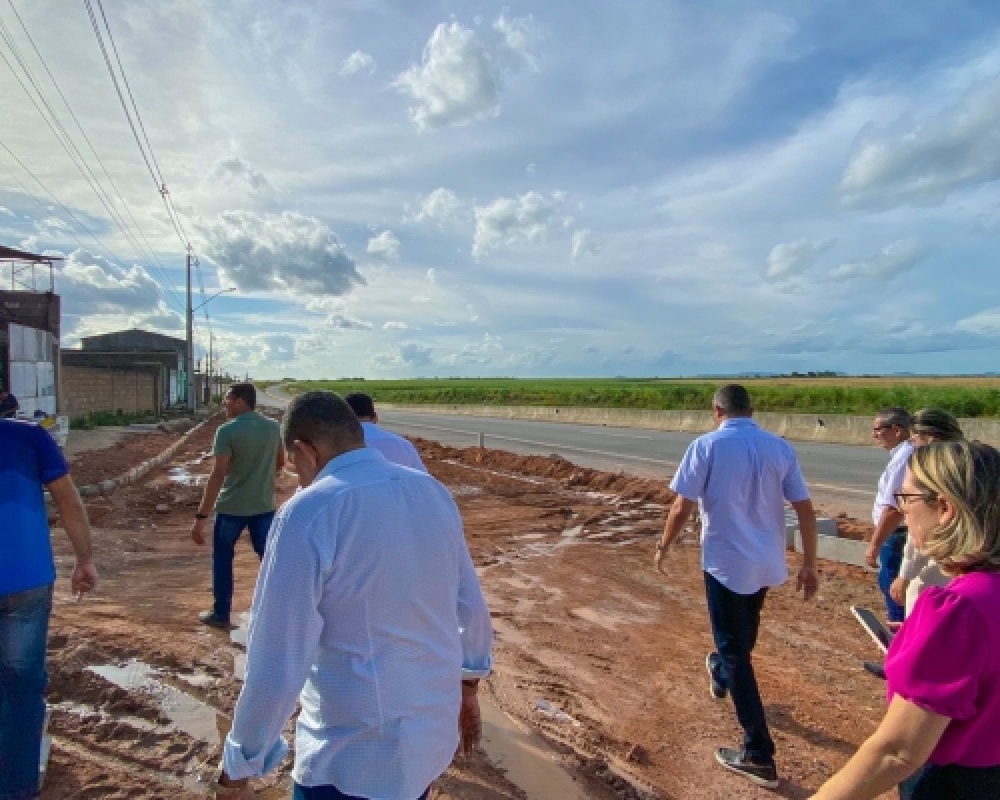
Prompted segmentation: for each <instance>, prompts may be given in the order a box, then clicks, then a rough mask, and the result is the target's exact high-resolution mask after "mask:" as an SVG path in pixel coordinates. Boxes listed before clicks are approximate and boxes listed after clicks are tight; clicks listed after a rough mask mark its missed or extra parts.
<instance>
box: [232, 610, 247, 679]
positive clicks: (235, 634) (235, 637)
mask: <svg viewBox="0 0 1000 800" xmlns="http://www.w3.org/2000/svg"><path fill="white" fill-rule="evenodd" d="M249 628H250V612H249V611H243V612H241V613H240V614H237V615H236V627H235V628H234V629H233V630H231V631H230V632H229V641H231V642H232V643H233V645H234V646H233V647H232V648H231V652H232V655H233V677H235V678H236V680H238V681H240V682H242V681H243V680H244V679H245V678H246V675H247V633H248V630H249Z"/></svg>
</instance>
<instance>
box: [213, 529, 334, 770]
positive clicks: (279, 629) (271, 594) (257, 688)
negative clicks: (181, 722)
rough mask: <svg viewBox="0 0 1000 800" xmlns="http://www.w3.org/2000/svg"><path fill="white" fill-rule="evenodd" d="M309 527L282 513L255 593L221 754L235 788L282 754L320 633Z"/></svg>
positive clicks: (317, 559) (319, 578)
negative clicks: (242, 671) (241, 677)
mask: <svg viewBox="0 0 1000 800" xmlns="http://www.w3.org/2000/svg"><path fill="white" fill-rule="evenodd" d="M312 527H313V526H312V525H311V520H306V521H304V522H303V521H301V520H299V519H298V517H297V515H296V514H295V513H294V511H293V512H291V513H280V512H279V514H278V516H277V517H276V518H275V521H274V525H273V526H272V528H271V533H270V535H269V541H268V546H267V552H266V553H265V556H264V562H263V564H262V565H261V571H260V576H259V578H258V580H257V587H256V589H255V591H254V599H253V607H252V612H251V614H252V616H251V620H250V629H249V632H248V636H247V669H246V679H245V682H244V684H243V691H242V692H240V697H239V700H238V701H237V703H236V711H235V712H234V714H233V728H232V730H231V731H230V733H229V735H228V736H227V737H226V742H225V745H224V748H223V767H224V768H225V771H226V774H227V775H228V776H229V777H230V778H233V779H234V780H240V779H243V778H254V777H260V776H262V775H266V774H267V773H268V772H271V771H272V770H274V769H275V768H276V767H277V766H278V765H279V764H280V763H281V760H282V759H283V758H284V757H285V754H286V753H287V752H288V745H287V743H286V742H285V741H284V740H283V739H282V737H281V731H282V729H283V728H284V727H285V724H286V723H287V722H288V720H289V718H290V717H291V715H292V713H293V712H294V710H295V703H296V700H297V699H298V696H299V693H300V692H301V691H302V687H303V686H304V685H305V682H306V678H307V677H308V673H309V669H310V666H311V664H312V663H313V659H314V657H315V654H316V649H317V647H318V646H319V639H320V635H321V634H322V631H323V619H322V617H321V616H320V613H319V603H320V599H321V597H322V595H323V586H324V582H325V571H324V566H323V563H322V558H321V555H320V552H319V550H318V548H317V547H316V546H315V544H314V542H313V541H312V540H311V538H310V536H309V531H310V529H311V528H312Z"/></svg>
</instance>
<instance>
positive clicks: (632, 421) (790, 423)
mask: <svg viewBox="0 0 1000 800" xmlns="http://www.w3.org/2000/svg"><path fill="white" fill-rule="evenodd" d="M378 407H379V408H384V409H387V410H391V409H398V410H400V411H416V412H423V413H427V414H463V415H467V416H473V417H501V418H505V419H526V420H540V421H545V422H570V423H574V422H575V423H580V424H584V425H608V426H610V427H615V428H645V429H647V430H660V431H687V432H690V433H705V432H707V431H710V430H713V429H714V428H715V420H714V418H713V416H712V413H711V412H710V411H645V410H642V409H631V408H572V407H571V408H552V407H547V406H480V405H399V404H393V403H379V404H378ZM755 416H756V419H757V421H758V422H759V423H760V424H761V425H762V426H763V427H764V428H766V429H767V430H769V431H772V432H774V433H777V434H778V435H780V436H784V437H785V438H786V439H795V440H801V441H807V442H830V443H834V444H860V445H870V444H873V441H872V418H871V417H849V416H846V415H840V414H835V415H831V416H816V415H813V414H777V413H773V412H761V413H759V414H757V415H755ZM960 422H961V425H962V429H963V430H964V431H965V435H966V436H967V437H968V438H970V439H979V440H981V441H983V442H988V443H989V444H992V445H994V446H1000V420H996V419H963V420H960Z"/></svg>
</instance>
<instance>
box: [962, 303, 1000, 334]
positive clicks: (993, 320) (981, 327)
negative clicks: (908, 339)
mask: <svg viewBox="0 0 1000 800" xmlns="http://www.w3.org/2000/svg"><path fill="white" fill-rule="evenodd" d="M955 327H956V328H957V329H958V330H960V331H965V332H966V333H977V334H980V335H982V336H1000V306H997V307H996V308H988V309H986V310H985V311H980V312H978V313H976V314H972V315H971V316H968V317H965V318H963V319H960V320H959V321H958V322H956V323H955Z"/></svg>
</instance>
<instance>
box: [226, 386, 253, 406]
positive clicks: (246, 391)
mask: <svg viewBox="0 0 1000 800" xmlns="http://www.w3.org/2000/svg"><path fill="white" fill-rule="evenodd" d="M229 394H231V395H232V396H233V400H242V401H243V402H244V403H246V404H247V408H249V409H250V410H251V411H253V410H254V409H255V408H257V388H256V387H255V386H254V385H253V384H252V383H234V384H233V385H232V386H230V387H229Z"/></svg>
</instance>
